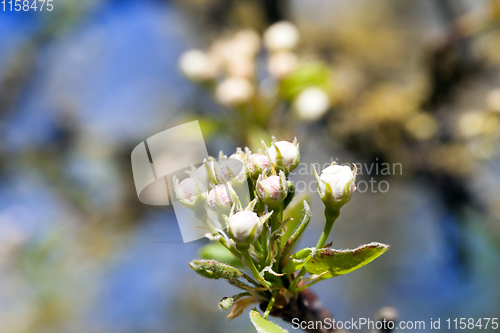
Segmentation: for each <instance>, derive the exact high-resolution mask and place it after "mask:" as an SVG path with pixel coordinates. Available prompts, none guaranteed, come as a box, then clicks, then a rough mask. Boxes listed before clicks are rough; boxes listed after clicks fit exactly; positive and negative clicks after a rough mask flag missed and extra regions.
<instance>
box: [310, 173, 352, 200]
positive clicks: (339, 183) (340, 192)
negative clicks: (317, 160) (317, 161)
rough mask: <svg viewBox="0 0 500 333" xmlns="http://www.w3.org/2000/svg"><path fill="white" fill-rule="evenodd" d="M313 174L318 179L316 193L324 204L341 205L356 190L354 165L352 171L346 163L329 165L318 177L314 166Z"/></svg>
mask: <svg viewBox="0 0 500 333" xmlns="http://www.w3.org/2000/svg"><path fill="white" fill-rule="evenodd" d="M314 175H315V176H316V179H317V181H318V193H319V196H320V197H321V200H323V202H324V203H325V205H335V206H340V207H342V206H343V205H344V204H346V203H347V202H348V201H349V200H350V199H351V195H352V193H353V192H354V191H355V190H356V184H355V181H356V166H354V171H353V170H351V168H350V167H349V166H347V165H343V166H342V165H335V164H333V165H331V166H329V167H328V168H326V169H324V170H323V171H322V172H321V176H319V177H318V174H317V173H316V168H315V169H314Z"/></svg>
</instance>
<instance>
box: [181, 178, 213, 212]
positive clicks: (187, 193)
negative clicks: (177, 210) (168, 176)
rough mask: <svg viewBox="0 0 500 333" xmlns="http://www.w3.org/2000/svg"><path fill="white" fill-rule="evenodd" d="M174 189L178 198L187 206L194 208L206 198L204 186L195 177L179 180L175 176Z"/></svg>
mask: <svg viewBox="0 0 500 333" xmlns="http://www.w3.org/2000/svg"><path fill="white" fill-rule="evenodd" d="M174 190H175V195H176V196H177V199H179V201H180V202H181V203H182V204H183V205H184V206H186V207H189V208H194V207H195V206H197V205H198V204H199V203H200V202H201V201H203V200H205V195H204V194H203V191H202V188H201V186H200V184H199V182H198V180H197V179H195V178H186V179H184V180H182V181H181V182H179V180H178V179H177V177H175V178H174Z"/></svg>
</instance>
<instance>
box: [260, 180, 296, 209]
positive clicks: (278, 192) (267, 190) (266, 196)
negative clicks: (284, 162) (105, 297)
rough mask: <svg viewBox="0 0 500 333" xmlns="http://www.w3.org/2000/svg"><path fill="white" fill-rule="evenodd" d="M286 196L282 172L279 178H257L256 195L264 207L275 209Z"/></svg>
mask: <svg viewBox="0 0 500 333" xmlns="http://www.w3.org/2000/svg"><path fill="white" fill-rule="evenodd" d="M287 194H288V184H287V182H286V178H285V175H284V173H283V171H281V172H280V176H270V177H268V178H265V179H264V178H263V177H262V176H261V177H259V179H258V180H257V195H258V196H259V198H260V200H262V201H263V202H264V203H265V204H266V205H268V206H271V207H275V206H277V205H278V204H280V203H281V202H282V201H283V200H285V198H286V196H287Z"/></svg>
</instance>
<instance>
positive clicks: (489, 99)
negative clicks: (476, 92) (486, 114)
mask: <svg viewBox="0 0 500 333" xmlns="http://www.w3.org/2000/svg"><path fill="white" fill-rule="evenodd" d="M486 106H487V108H488V110H491V111H494V112H500V88H495V89H492V90H490V91H489V92H488V94H487V95H486Z"/></svg>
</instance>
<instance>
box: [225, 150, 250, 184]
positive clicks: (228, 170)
mask: <svg viewBox="0 0 500 333" xmlns="http://www.w3.org/2000/svg"><path fill="white" fill-rule="evenodd" d="M245 163H246V160H245V158H243V159H241V160H240V159H239V156H238V155H234V154H233V155H231V157H230V158H229V159H227V160H225V161H224V162H222V163H221V164H220V165H219V167H220V171H219V172H220V179H221V182H224V183H226V182H231V183H232V184H241V183H243V182H245V181H246V180H247V170H246V166H245Z"/></svg>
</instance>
